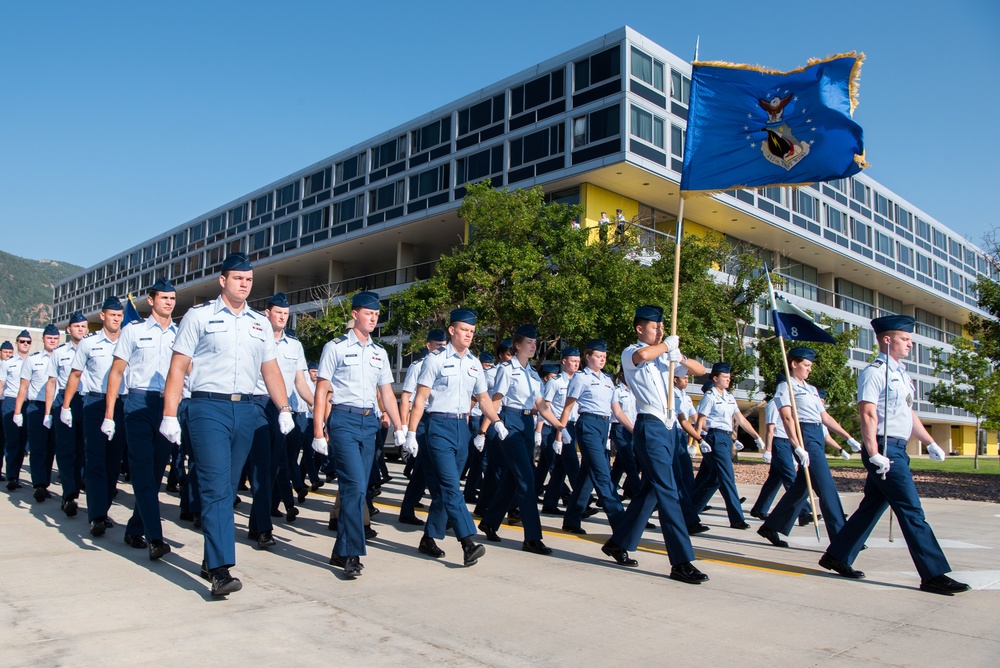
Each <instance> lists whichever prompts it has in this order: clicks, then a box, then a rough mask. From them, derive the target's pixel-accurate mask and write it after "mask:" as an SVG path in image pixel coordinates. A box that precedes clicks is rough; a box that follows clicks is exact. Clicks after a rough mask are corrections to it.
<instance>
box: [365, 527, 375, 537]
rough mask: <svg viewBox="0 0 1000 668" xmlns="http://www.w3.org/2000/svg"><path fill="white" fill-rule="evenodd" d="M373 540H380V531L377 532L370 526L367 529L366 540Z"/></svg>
mask: <svg viewBox="0 0 1000 668" xmlns="http://www.w3.org/2000/svg"><path fill="white" fill-rule="evenodd" d="M372 538H378V531H375V529H372V528H371V527H370V526H367V527H365V540H371V539H372Z"/></svg>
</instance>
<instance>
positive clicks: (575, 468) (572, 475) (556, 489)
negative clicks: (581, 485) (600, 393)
mask: <svg viewBox="0 0 1000 668" xmlns="http://www.w3.org/2000/svg"><path fill="white" fill-rule="evenodd" d="M566 431H568V432H569V433H570V434H571V435H572V438H573V441H572V442H570V443H563V444H562V453H560V454H558V455H556V456H555V461H554V462H553V464H552V475H551V476H550V477H549V484H548V485H546V486H545V496H544V497H543V498H542V506H544V507H546V508H555V507H556V506H558V505H559V499H561V498H562V495H563V492H564V491H572V490H570V489H569V488H568V486H567V485H566V482H567V481H569V482H570V483H575V482H576V481H577V480H578V479H579V477H580V459H579V457H578V456H577V454H576V450H577V443H576V423H575V422H567V423H566ZM532 438H534V437H532ZM555 440H556V431H555V430H554V429H553V430H552V437H551V440H550V441H549V445H550V446H551V444H552V443H554V442H555ZM554 453H555V451H553V454H554Z"/></svg>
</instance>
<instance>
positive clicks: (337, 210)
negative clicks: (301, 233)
mask: <svg viewBox="0 0 1000 668" xmlns="http://www.w3.org/2000/svg"><path fill="white" fill-rule="evenodd" d="M363 197H364V195H357V196H355V197H348V198H347V199H345V200H344V201H342V202H337V203H335V204H334V205H333V220H334V221H336V223H337V224H340V223H346V222H347V221H350V220H354V219H356V218H360V217H361V216H363V215H364V214H365V201H364V199H363ZM303 225H305V223H303Z"/></svg>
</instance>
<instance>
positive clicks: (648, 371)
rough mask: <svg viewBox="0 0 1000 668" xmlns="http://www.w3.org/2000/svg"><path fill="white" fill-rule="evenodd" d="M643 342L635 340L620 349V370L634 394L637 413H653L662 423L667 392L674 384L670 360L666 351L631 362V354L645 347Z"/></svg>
mask: <svg viewBox="0 0 1000 668" xmlns="http://www.w3.org/2000/svg"><path fill="white" fill-rule="evenodd" d="M646 347H647V346H646V344H645V343H641V342H636V343H633V344H632V345H630V346H629V347H628V348H626V349H625V350H624V351H622V371H624V372H625V382H627V383H628V386H629V388H631V389H632V393H633V394H634V395H635V404H636V410H637V411H638V412H639V413H644V414H647V415H655V416H656V417H658V418H659V419H660V420H662V421H663V422H664V423H666V419H667V397H668V396H669V395H668V394H667V393H668V392H670V389H669V388H672V387H673V386H674V383H673V376H672V375H671V374H670V360H669V359H667V355H666V353H664V354H663V355H660V356H659V357H657V358H656V359H652V360H649V361H648V362H643V363H642V364H640V365H638V366H636V365H635V364H633V363H632V355H633V354H635V352H636V351H638V350H641V349H642V348H646ZM667 426H670V425H667Z"/></svg>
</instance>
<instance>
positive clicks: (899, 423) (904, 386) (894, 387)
mask: <svg viewBox="0 0 1000 668" xmlns="http://www.w3.org/2000/svg"><path fill="white" fill-rule="evenodd" d="M886 365H888V367H889V392H888V396H886V393H885V387H886V385H885V377H886ZM913 397H914V392H913V380H911V379H910V375H909V374H908V373H906V368H905V367H903V365H902V364H900V363H899V362H896V361H894V360H892V359H889V358H887V356H886V355H885V354H884V353H879V354H878V356H877V357H876V358H875V359H874V360H873V361H872V363H871V364H869V365H868V366H866V367H865V368H864V369H863V370H862V371H861V373H860V374H858V402H862V401H867V402H869V403H873V404H875V410H876V411H877V413H878V429H877V430H876V432H875V436H876V438H879V437H881V436H883V435H887V436H890V437H892V438H904V439H909V438H910V433H911V432H912V431H913ZM887 399H888V411H886V401H887ZM887 413H888V416H889V417H888V419H886V414H887Z"/></svg>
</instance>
